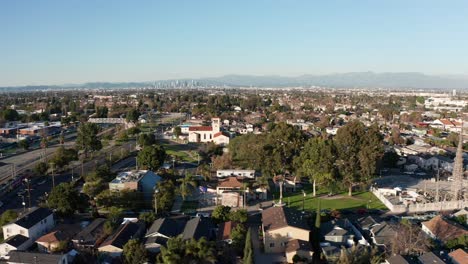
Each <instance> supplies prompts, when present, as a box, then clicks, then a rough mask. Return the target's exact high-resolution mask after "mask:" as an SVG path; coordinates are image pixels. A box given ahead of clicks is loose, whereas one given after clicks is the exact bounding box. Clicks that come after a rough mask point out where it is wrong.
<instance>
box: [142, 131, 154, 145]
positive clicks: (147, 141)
mask: <svg viewBox="0 0 468 264" xmlns="http://www.w3.org/2000/svg"><path fill="white" fill-rule="evenodd" d="M155 143H156V139H155V138H154V134H153V133H143V134H140V136H139V137H138V145H140V147H144V146H151V145H153V144H155Z"/></svg>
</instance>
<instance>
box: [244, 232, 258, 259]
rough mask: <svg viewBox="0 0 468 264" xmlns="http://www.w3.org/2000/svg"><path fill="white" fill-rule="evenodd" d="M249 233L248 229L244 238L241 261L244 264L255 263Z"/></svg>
mask: <svg viewBox="0 0 468 264" xmlns="http://www.w3.org/2000/svg"><path fill="white" fill-rule="evenodd" d="M251 233H252V231H251V230H250V229H247V234H246V236H245V247H244V259H243V260H244V262H243V263H244V264H253V263H255V261H254V252H253V246H252V237H251Z"/></svg>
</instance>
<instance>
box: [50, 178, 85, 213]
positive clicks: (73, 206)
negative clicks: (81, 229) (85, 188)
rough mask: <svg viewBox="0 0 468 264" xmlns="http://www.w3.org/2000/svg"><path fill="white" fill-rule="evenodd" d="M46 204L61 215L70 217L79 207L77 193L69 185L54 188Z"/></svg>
mask: <svg viewBox="0 0 468 264" xmlns="http://www.w3.org/2000/svg"><path fill="white" fill-rule="evenodd" d="M47 204H48V206H49V207H50V208H52V209H55V210H56V212H57V213H59V214H62V215H72V214H73V213H74V212H75V211H76V210H77V209H78V208H79V207H80V205H81V200H80V197H79V195H78V191H77V190H76V189H75V188H74V187H73V185H72V184H71V183H65V182H64V183H61V184H59V185H57V186H55V187H54V188H53V189H52V191H51V192H50V194H49V197H48V198H47Z"/></svg>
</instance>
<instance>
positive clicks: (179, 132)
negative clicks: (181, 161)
mask: <svg viewBox="0 0 468 264" xmlns="http://www.w3.org/2000/svg"><path fill="white" fill-rule="evenodd" d="M180 135H182V129H181V128H180V127H179V126H176V127H174V136H175V137H176V138H179V137H180Z"/></svg>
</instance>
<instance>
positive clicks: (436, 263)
mask: <svg viewBox="0 0 468 264" xmlns="http://www.w3.org/2000/svg"><path fill="white" fill-rule="evenodd" d="M418 260H419V262H420V263H421V264H445V262H444V261H443V260H441V259H440V258H439V257H438V256H436V255H435V254H434V253H432V252H425V253H424V254H422V255H421V256H419V257H418Z"/></svg>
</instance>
